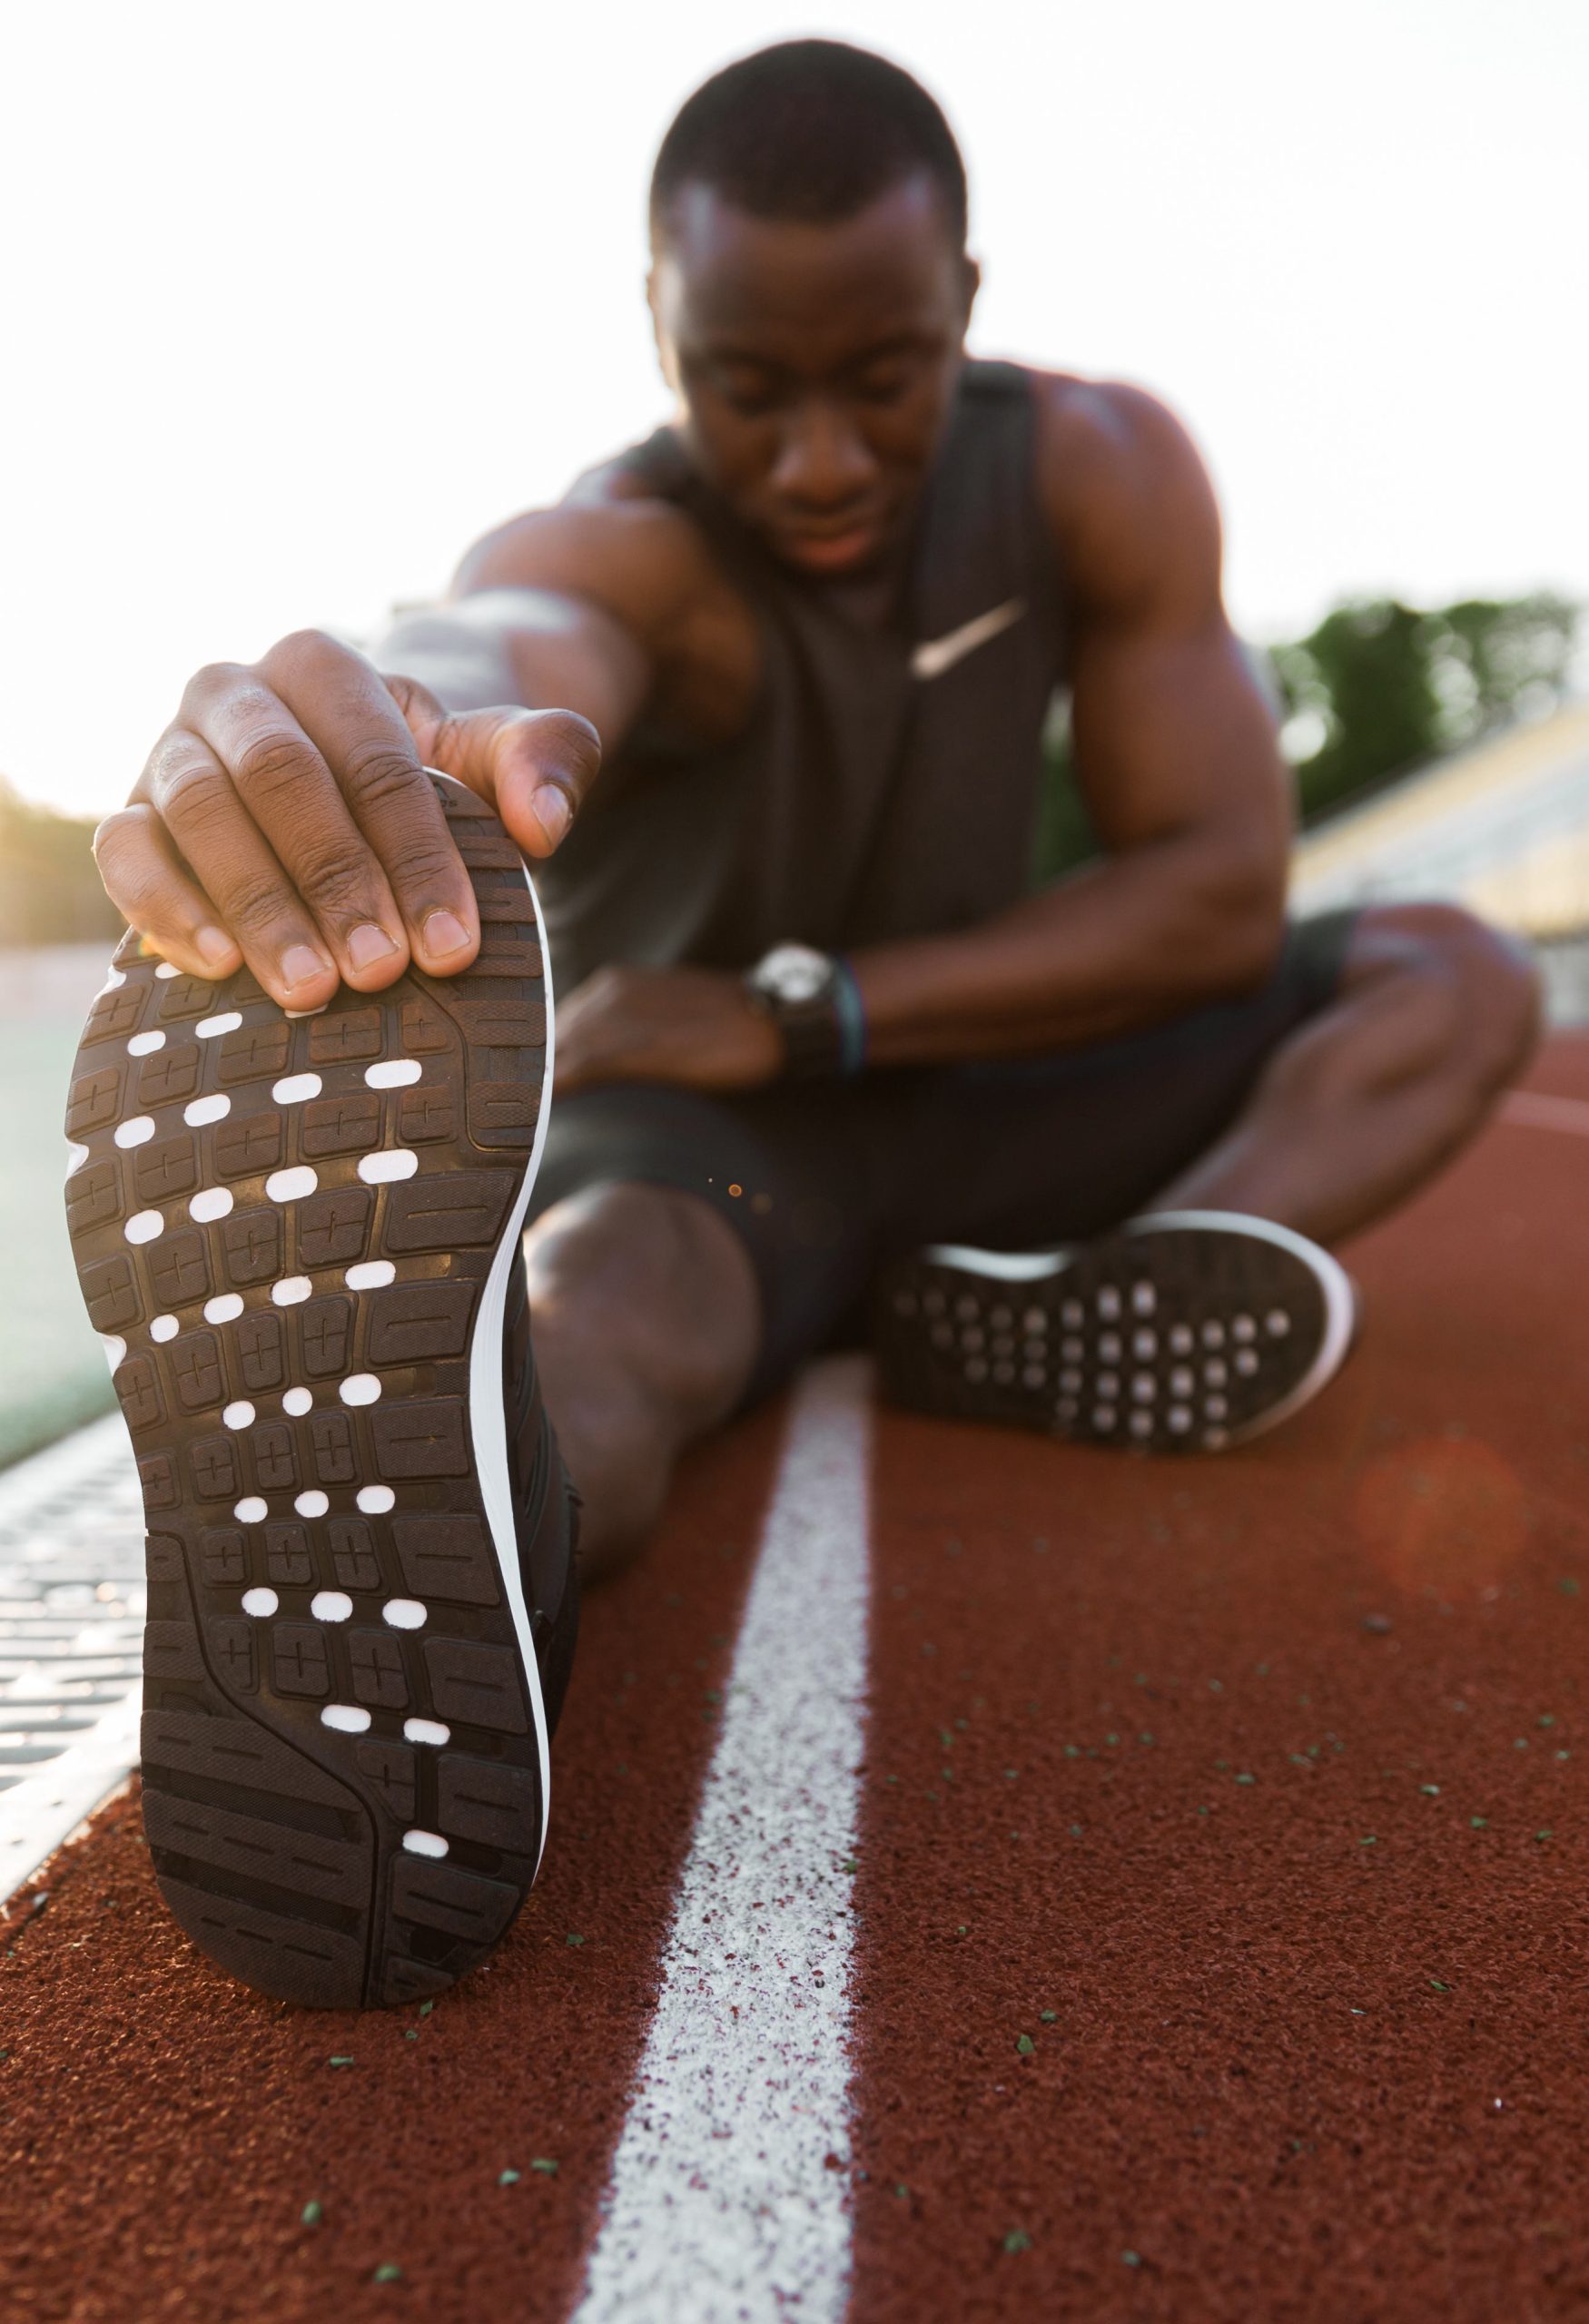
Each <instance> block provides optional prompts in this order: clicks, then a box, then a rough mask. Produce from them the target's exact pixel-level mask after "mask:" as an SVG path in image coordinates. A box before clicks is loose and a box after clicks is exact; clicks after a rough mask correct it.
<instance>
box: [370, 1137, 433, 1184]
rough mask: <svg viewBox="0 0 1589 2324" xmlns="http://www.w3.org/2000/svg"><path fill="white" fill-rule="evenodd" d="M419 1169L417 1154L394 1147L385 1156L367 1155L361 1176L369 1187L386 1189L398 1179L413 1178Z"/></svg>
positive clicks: (405, 1148) (406, 1148)
mask: <svg viewBox="0 0 1589 2324" xmlns="http://www.w3.org/2000/svg"><path fill="white" fill-rule="evenodd" d="M418 1168H419V1156H418V1155H417V1154H413V1153H410V1150H409V1148H408V1147H406V1146H394V1147H392V1148H391V1149H390V1152H388V1153H385V1154H367V1155H366V1156H365V1157H364V1159H363V1160H362V1162H360V1165H359V1176H360V1177H361V1178H362V1179H363V1181H364V1183H365V1185H366V1186H367V1187H386V1186H390V1184H391V1183H392V1181H393V1180H394V1179H397V1178H411V1177H413V1175H414V1173H415V1171H416V1170H417V1169H418Z"/></svg>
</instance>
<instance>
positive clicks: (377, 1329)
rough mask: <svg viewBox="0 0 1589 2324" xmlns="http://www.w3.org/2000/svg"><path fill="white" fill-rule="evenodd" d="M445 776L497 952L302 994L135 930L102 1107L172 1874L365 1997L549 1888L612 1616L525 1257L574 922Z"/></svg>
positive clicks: (292, 1960)
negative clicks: (566, 932) (195, 963)
mask: <svg viewBox="0 0 1589 2324" xmlns="http://www.w3.org/2000/svg"><path fill="white" fill-rule="evenodd" d="M436 781H437V788H438V791H439V793H440V794H441V799H442V804H443V807H444V809H445V812H446V813H447V816H448V820H449V825H450V827H451V831H452V835H453V838H454V840H455V841H456V842H457V844H458V846H459V852H461V854H462V856H463V859H464V862H465V863H466V865H467V866H468V869H469V878H470V880H471V881H472V883H473V886H474V889H475V892H476V895H477V898H478V900H479V910H480V918H481V922H482V928H483V938H482V943H481V948H480V953H479V959H478V960H477V961H476V962H475V964H474V965H473V967H472V968H470V969H469V970H467V971H465V973H464V974H462V975H461V976H458V977H453V978H432V977H429V976H426V975H424V974H422V973H420V972H419V971H418V970H410V971H409V972H408V973H406V974H405V975H404V976H403V977H401V978H400V980H398V982H397V983H395V984H393V985H391V986H390V987H389V988H388V989H387V990H385V991H384V992H380V993H377V994H362V993H357V992H353V991H350V990H348V989H347V988H346V987H344V988H343V989H342V990H341V991H340V992H339V993H338V994H337V996H336V998H335V999H334V1000H332V1001H331V1005H330V1006H329V1008H327V1009H324V1010H323V1011H322V1012H321V1014H319V1015H317V1016H314V1017H310V1018H306V1019H301V1020H294V1019H290V1018H288V1017H286V1016H285V1015H284V1014H283V1013H282V1011H281V1009H280V1008H279V1007H278V1006H277V1004H276V1003H275V1001H273V1000H271V999H270V998H269V997H268V996H267V995H266V994H265V993H264V992H262V990H261V988H260V986H259V985H258V984H257V983H256V982H255V980H253V978H252V977H251V976H249V975H248V974H246V973H243V974H240V975H238V976H235V977H232V978H231V979H229V980H226V981H225V982H223V983H221V984H218V985H211V984H207V983H202V982H200V981H199V980H196V979H194V978H191V977H187V976H183V975H181V974H179V973H178V972H177V971H176V970H173V968H171V967H170V966H169V965H167V964H165V963H163V962H159V961H156V960H153V959H149V958H146V957H145V956H144V955H143V952H142V950H141V948H140V945H139V942H138V940H137V939H136V938H134V937H130V938H128V939H127V940H126V941H125V942H124V943H123V946H122V947H121V950H119V951H118V953H117V955H116V960H115V964H114V966H113V968H112V970H111V973H110V980H109V982H108V983H107V984H106V986H105V988H104V991H103V992H102V993H101V994H100V996H99V998H98V1000H96V1001H95V1002H94V1009H93V1011H92V1013H91V1015H90V1017H89V1020H88V1025H87V1029H86V1030H85V1032H84V1039H83V1045H82V1048H81V1049H80V1052H79V1055H78V1059H77V1063H76V1067H75V1069H74V1078H73V1082H72V1087H71V1094H70V1099H69V1104H68V1108H67V1116H66V1131H67V1137H68V1138H69V1139H70V1140H71V1142H72V1143H71V1156H70V1163H69V1175H68V1178H67V1184H66V1204H67V1211H68V1217H69V1225H70V1229H71V1235H72V1241H73V1246H74V1255H75V1257H76V1262H77V1269H78V1274H79V1276H80V1278H81V1281H82V1285H83V1292H84V1298H85V1300H86V1302H87V1305H88V1312H89V1315H90V1317H91V1318H92V1320H93V1322H94V1326H95V1328H96V1330H98V1332H99V1333H100V1334H102V1336H103V1338H104V1344H105V1347H106V1351H107V1354H108V1357H109V1361H110V1364H111V1368H112V1372H113V1375H114V1384H115V1388H116V1393H117V1394H118V1396H119V1398H120V1400H121V1405H122V1411H123V1415H124V1417H125V1419H126V1423H127V1426H128V1428H129V1430H130V1432H131V1433H132V1438H133V1447H134V1450H135V1452H136V1454H137V1458H138V1466H139V1471H140V1474H141V1477H142V1481H143V1503H144V1511H145V1515H146V1521H147V1524H148V1545H147V1566H148V1579H149V1620H148V1627H147V1630H146V1633H145V1642H144V1698H143V1702H144V1708H143V1817H144V1828H145V1831H146V1834H147V1837H148V1840H149V1846H150V1850H151V1854H152V1857H153V1866H154V1871H155V1875H156V1877H157V1879H158V1881H159V1884H160V1887H161V1890H162V1893H163V1896H164V1897H165V1900H166V1902H167V1903H168V1905H170V1906H171V1909H172V1911H173V1913H174V1914H175V1915H176V1918H177V1919H178V1921H179V1922H180V1923H181V1924H182V1925H183V1928H184V1929H185V1930H186V1931H187V1933H188V1934H189V1935H190V1936H191V1937H192V1939H193V1940H194V1942H195V1943H196V1944H197V1945H200V1946H201V1947H202V1949H203V1951H204V1952H205V1953H207V1954H208V1955H210V1957H211V1958H212V1960H213V1961H215V1962H217V1963H218V1964H219V1965H221V1966H222V1968H223V1969H226V1970H228V1971H230V1972H231V1973H232V1974H233V1975H234V1976H237V1977H240V1978H242V1980H243V1981H244V1982H245V1983H246V1984H251V1985H254V1986H257V1987H258V1988H260V1990H262V1992H264V1993H268V1994H274V1995H276V1996H278V1997H280V1998H281V1999H283V2000H288V2001H295V2002H302V2003H310V2004H318V2005H321V2006H324V2007H329V2008H340V2009H349V2008H359V2007H364V2006H370V2005H372V2004H381V2003H401V2002H407V2001H410V2000H412V1999H413V1998H415V1997H416V1996H419V1995H425V1994H433V1993H436V1992H439V1990H440V1989H441V1988H443V1987H444V1986H447V1985H449V1984H452V1983H453V1981H454V1980H455V1979H456V1978H458V1977H459V1976H460V1975H462V1974H464V1973H465V1972H466V1971H467V1970H469V1968H471V1967H473V1966H474V1965H475V1964H476V1963H477V1962H479V1960H480V1959H481V1958H482V1957H483V1956H484V1955H485V1954H486V1953H488V1952H489V1950H490V1948H491V1947H492V1945H495V1944H496V1942H497V1941H498V1938H499V1937H500V1936H501V1935H503V1933H504V1931H505V1930H506V1929H507V1927H508V1924H509V1923H510V1922H511V1920H512V1919H513V1916H514V1915H515V1913H516V1912H517V1911H518V1907H519V1905H520V1904H521V1902H522V1901H523V1898H524V1896H525V1895H526V1893H527V1892H528V1888H529V1886H530V1885H531V1883H532V1882H533V1880H534V1878H535V1876H536V1871H537V1867H538V1864H539V1862H540V1856H541V1850H542V1847H543V1846H544V1844H545V1838H546V1829H547V1812H548V1798H549V1790H550V1765H549V1758H548V1746H549V1742H550V1738H551V1730H552V1727H553V1725H554V1724H555V1721H556V1718H557V1713H558V1704H559V1702H560V1699H561V1695H562V1689H563V1686H564V1684H565V1682H566V1680H567V1678H568V1665H569V1661H570V1659H571V1657H572V1652H573V1645H574V1634H575V1629H576V1625H577V1615H578V1586H577V1562H576V1525H577V1502H576V1500H575V1498H574V1496H573V1494H572V1492H571V1489H570V1487H569V1485H568V1481H567V1478H566V1477H565V1474H564V1472H563V1466H562V1462H561V1461H560V1459H559V1457H558V1449H557V1444H556V1442H555V1439H554V1438H553V1435H552V1433H551V1429H550V1425H549V1423H548V1420H547V1417H546V1413H545V1410H544V1408H543V1405H542V1403H541V1398H540V1393H539V1390H538V1385H537V1383H536V1378H535V1369H534V1361H533V1357H532V1355H531V1352H530V1345H529V1330H528V1315H527V1311H526V1306H525V1299H524V1285H523V1262H522V1259H521V1256H520V1252H519V1237H520V1230H521V1228H522V1226H523V1221H524V1216H525V1211H526V1208H527V1206H528V1201H529V1196H530V1189H531V1187H532V1185H533V1183H534V1179H535V1174H536V1169H537V1167H538V1163H539V1160H540V1153H541V1147H542V1143H543V1141H544V1137H545V1132H546V1117H547V1102H548V1093H549V1091H550V1088H551V1078H552V1017H551V989H550V980H549V973H548V958H547V947H546V937H545V931H544V928H543V926H542V923H541V918H540V912H539V908H538V904H537V901H536V898H535V894H534V891H533V890H532V889H531V887H530V884H529V881H528V875H527V873H526V871H525V868H524V864H523V862H522V861H521V860H520V858H519V855H518V851H517V849H516V848H515V847H514V846H513V844H512V842H511V841H510V840H509V839H508V837H507V835H506V834H505V832H503V830H502V828H501V826H500V825H499V823H498V822H497V820H496V818H495V816H494V815H492V814H491V813H490V812H489V809H487V808H486V807H485V806H484V805H483V804H482V803H480V801H479V800H478V799H477V798H475V796H474V795H473V794H472V793H469V792H468V791H465V790H464V789H463V788H462V787H461V786H460V785H459V784H456V783H450V782H448V781H446V780H445V779H443V778H436Z"/></svg>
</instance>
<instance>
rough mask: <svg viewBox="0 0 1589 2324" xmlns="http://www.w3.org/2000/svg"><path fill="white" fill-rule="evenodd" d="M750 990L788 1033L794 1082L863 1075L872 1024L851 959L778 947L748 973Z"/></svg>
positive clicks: (809, 949) (798, 946) (808, 949)
mask: <svg viewBox="0 0 1589 2324" xmlns="http://www.w3.org/2000/svg"><path fill="white" fill-rule="evenodd" d="M745 990H746V991H747V992H748V993H749V995H750V997H751V999H752V1000H754V1001H755V1005H756V1007H757V1008H758V1009H761V1010H762V1011H763V1012H764V1013H765V1015H766V1016H768V1017H770V1018H771V1019H772V1020H773V1022H774V1024H775V1025H776V1027H777V1029H778V1030H779V1032H780V1033H781V1034H782V1035H783V1037H784V1054H785V1068H784V1069H785V1073H787V1074H788V1075H789V1077H790V1078H792V1079H799V1080H804V1079H810V1078H815V1077H817V1076H818V1075H822V1074H843V1073H858V1072H859V1071H860V1069H861V1067H862V1065H863V1063H864V1059H865V1051H866V1022H865V1017H864V1012H863V1009H862V1006H861V995H860V991H859V990H858V989H857V986H856V983H855V978H854V971H853V970H852V969H851V967H850V964H849V962H848V961H847V960H841V959H840V958H839V957H838V955H837V954H836V953H833V952H818V951H817V950H814V947H813V946H811V945H809V944H775V946H774V947H773V949H772V950H771V951H770V952H765V953H764V954H763V955H762V957H761V959H760V960H758V961H757V962H756V964H755V967H754V968H753V969H751V970H748V971H747V972H746V975H745Z"/></svg>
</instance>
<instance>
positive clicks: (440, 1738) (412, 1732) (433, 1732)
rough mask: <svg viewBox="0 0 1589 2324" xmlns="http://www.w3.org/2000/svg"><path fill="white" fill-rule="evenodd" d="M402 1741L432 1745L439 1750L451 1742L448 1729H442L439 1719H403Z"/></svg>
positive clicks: (449, 1729)
mask: <svg viewBox="0 0 1589 2324" xmlns="http://www.w3.org/2000/svg"><path fill="white" fill-rule="evenodd" d="M403 1739H404V1741H405V1742H409V1743H432V1744H434V1745H435V1747H436V1748H437V1749H438V1750H439V1749H440V1748H441V1746H442V1745H443V1744H444V1743H450V1742H451V1740H452V1729H451V1728H450V1727H443V1725H442V1724H441V1721H440V1720H439V1718H405V1719H404V1721H403Z"/></svg>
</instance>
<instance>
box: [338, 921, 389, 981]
mask: <svg viewBox="0 0 1589 2324" xmlns="http://www.w3.org/2000/svg"><path fill="white" fill-rule="evenodd" d="M396 950H397V946H396V945H395V944H394V943H393V942H392V940H391V938H390V936H389V935H388V934H387V932H386V931H385V929H384V928H378V927H377V926H376V924H375V922H374V921H372V920H366V921H361V922H360V925H359V926H358V927H357V928H356V929H355V930H354V931H353V932H352V934H351V935H350V937H349V939H348V958H349V960H351V961H352V963H353V966H354V967H355V968H356V969H372V968H373V967H374V966H375V963H376V962H377V960H386V959H387V958H388V957H389V956H390V954H391V953H393V952H395V951H396Z"/></svg>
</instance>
